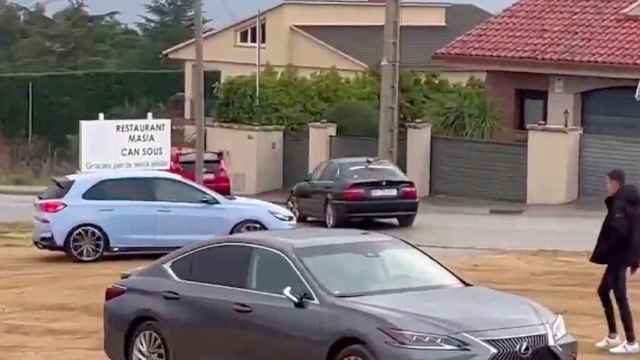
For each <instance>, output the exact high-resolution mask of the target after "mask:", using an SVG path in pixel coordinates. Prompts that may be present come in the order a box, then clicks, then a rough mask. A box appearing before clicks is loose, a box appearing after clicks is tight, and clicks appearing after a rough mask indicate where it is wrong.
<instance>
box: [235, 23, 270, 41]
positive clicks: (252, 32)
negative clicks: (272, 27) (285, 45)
mask: <svg viewBox="0 0 640 360" xmlns="http://www.w3.org/2000/svg"><path fill="white" fill-rule="evenodd" d="M260 32H261V34H260V35H261V39H260V40H261V41H260V44H262V45H265V44H266V43H267V23H266V22H264V21H263V22H262V24H261V26H260ZM257 43H258V26H257V25H252V26H249V27H246V28H244V29H242V30H240V31H238V45H242V46H256V44H257Z"/></svg>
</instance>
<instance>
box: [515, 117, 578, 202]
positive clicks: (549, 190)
mask: <svg viewBox="0 0 640 360" xmlns="http://www.w3.org/2000/svg"><path fill="white" fill-rule="evenodd" d="M581 136H582V131H581V130H580V129H577V128H570V129H564V128H553V127H536V128H532V129H531V130H530V131H529V144H528V145H529V151H528V152H529V155H528V156H529V159H528V161H527V164H528V169H527V203H528V204H541V205H559V204H566V203H570V202H572V201H575V200H577V199H578V190H579V172H580V138H581Z"/></svg>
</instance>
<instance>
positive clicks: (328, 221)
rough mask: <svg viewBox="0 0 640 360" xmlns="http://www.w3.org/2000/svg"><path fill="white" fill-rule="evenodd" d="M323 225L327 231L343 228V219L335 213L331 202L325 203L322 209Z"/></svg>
mask: <svg viewBox="0 0 640 360" xmlns="http://www.w3.org/2000/svg"><path fill="white" fill-rule="evenodd" d="M324 224H325V225H326V227H327V229H335V228H339V227H342V226H344V219H343V218H342V217H340V215H339V214H338V213H337V212H336V208H335V206H334V205H333V204H332V203H331V201H327V205H325V207H324Z"/></svg>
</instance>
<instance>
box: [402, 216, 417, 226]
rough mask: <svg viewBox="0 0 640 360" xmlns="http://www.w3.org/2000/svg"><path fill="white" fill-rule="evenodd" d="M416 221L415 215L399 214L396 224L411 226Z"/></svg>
mask: <svg viewBox="0 0 640 360" xmlns="http://www.w3.org/2000/svg"><path fill="white" fill-rule="evenodd" d="M415 221H416V216H415V215H411V216H400V217H399V218H398V224H400V227H403V228H406V227H411V226H413V223H414V222H415Z"/></svg>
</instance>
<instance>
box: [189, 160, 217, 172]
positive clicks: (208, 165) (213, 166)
mask: <svg viewBox="0 0 640 360" xmlns="http://www.w3.org/2000/svg"><path fill="white" fill-rule="evenodd" d="M180 166H182V169H183V170H184V172H187V173H195V171H196V163H195V162H192V161H183V162H181V163H180ZM219 170H220V161H219V160H209V161H205V162H204V171H205V172H207V173H213V174H216V173H218V171H219Z"/></svg>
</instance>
